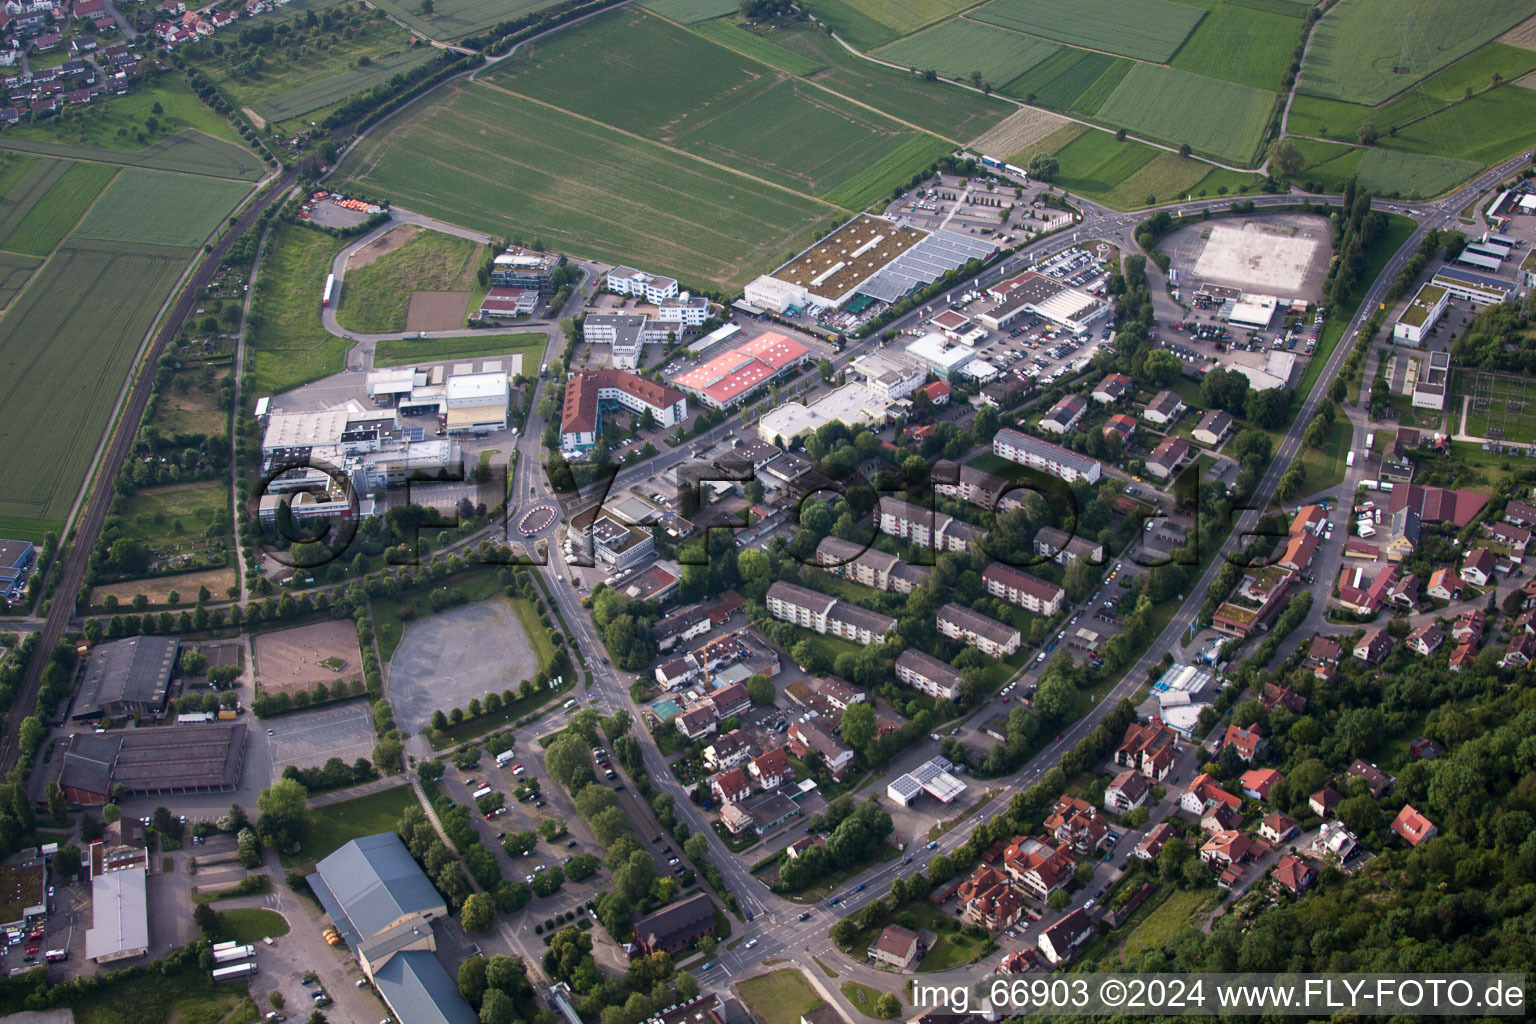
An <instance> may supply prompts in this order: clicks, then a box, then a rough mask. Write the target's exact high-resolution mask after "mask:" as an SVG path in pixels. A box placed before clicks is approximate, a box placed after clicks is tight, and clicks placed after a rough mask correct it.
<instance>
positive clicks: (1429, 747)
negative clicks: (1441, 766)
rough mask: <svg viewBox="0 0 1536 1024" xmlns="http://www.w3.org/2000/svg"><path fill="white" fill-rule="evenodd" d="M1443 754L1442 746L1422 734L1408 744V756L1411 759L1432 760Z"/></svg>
mask: <svg viewBox="0 0 1536 1024" xmlns="http://www.w3.org/2000/svg"><path fill="white" fill-rule="evenodd" d="M1444 754H1445V748H1444V747H1442V746H1441V745H1440V744H1438V743H1436V742H1435V741H1434V740H1432V739H1427V738H1425V737H1423V736H1420V737H1419V738H1418V739H1416V740H1414V741H1413V742H1412V743H1410V744H1408V757H1409V759H1410V760H1413V761H1433V760H1435V759H1436V758H1438V757H1441V756H1443V755H1444Z"/></svg>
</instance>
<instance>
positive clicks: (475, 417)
mask: <svg viewBox="0 0 1536 1024" xmlns="http://www.w3.org/2000/svg"><path fill="white" fill-rule="evenodd" d="M511 395H512V392H511V389H510V382H509V381H508V379H507V375H506V373H505V372H495V373H458V374H454V375H452V376H450V377H449V378H448V387H447V392H446V394H445V399H446V403H447V409H448V424H447V427H448V432H449V433H450V434H460V433H467V432H471V431H489V430H506V429H507V407H508V405H509V403H510V401H511Z"/></svg>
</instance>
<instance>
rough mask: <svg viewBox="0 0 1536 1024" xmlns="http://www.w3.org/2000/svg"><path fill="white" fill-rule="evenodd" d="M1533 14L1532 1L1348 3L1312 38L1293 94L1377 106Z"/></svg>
mask: <svg viewBox="0 0 1536 1024" xmlns="http://www.w3.org/2000/svg"><path fill="white" fill-rule="evenodd" d="M1533 14H1536V0H1348V2H1346V3H1340V4H1335V5H1334V6H1333V7H1332V8H1330V9H1329V10H1328V13H1327V14H1325V15H1324V16H1323V19H1322V21H1320V22H1318V24H1317V28H1316V29H1314V30H1313V33H1312V45H1311V47H1310V48H1309V49H1308V51H1307V61H1306V65H1305V66H1304V67H1303V68H1302V70H1301V78H1300V81H1299V82H1298V85H1297V91H1298V92H1304V93H1307V94H1308V95H1311V96H1322V97H1325V98H1328V99H1338V100H1346V101H1348V102H1352V103H1366V104H1371V105H1375V104H1377V103H1381V102H1382V101H1383V100H1385V99H1387V98H1388V97H1390V96H1393V95H1394V94H1396V93H1399V92H1402V91H1403V90H1405V89H1408V88H1410V87H1412V86H1413V85H1414V84H1415V83H1417V82H1418V81H1420V80H1421V79H1423V78H1426V77H1428V76H1429V75H1432V74H1434V73H1435V72H1436V71H1439V70H1440V69H1441V68H1443V67H1445V66H1446V65H1447V64H1450V63H1451V62H1452V61H1454V60H1457V59H1458V58H1461V57H1463V56H1465V55H1466V54H1468V53H1471V52H1472V51H1473V50H1475V49H1477V48H1478V47H1479V46H1481V45H1483V44H1484V43H1486V42H1489V41H1490V40H1492V39H1494V38H1495V37H1497V36H1499V35H1500V34H1501V33H1503V32H1504V31H1506V30H1507V29H1509V28H1512V27H1513V26H1515V25H1517V24H1519V23H1520V22H1522V21H1524V20H1525V19H1526V18H1529V17H1531V16H1532V15H1533Z"/></svg>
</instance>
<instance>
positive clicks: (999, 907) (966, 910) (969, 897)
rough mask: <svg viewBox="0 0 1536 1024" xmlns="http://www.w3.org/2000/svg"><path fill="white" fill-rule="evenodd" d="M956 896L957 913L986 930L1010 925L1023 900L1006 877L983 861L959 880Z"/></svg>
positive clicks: (1019, 911)
mask: <svg viewBox="0 0 1536 1024" xmlns="http://www.w3.org/2000/svg"><path fill="white" fill-rule="evenodd" d="M956 895H957V896H958V897H959V902H960V916H961V917H963V918H964V919H965V920H966V921H968V922H970V923H971V924H976V925H980V926H981V927H983V928H985V929H987V930H988V931H998V930H1000V929H1003V928H1010V927H1012V926H1013V925H1015V924H1017V923H1018V920H1019V918H1020V917H1022V916H1023V914H1024V901H1023V899H1022V898H1020V896H1019V894H1018V892H1016V891H1015V890H1014V888H1013V886H1011V885H1009V884H1008V876H1007V875H1005V874H1003V873H1002V872H1001V871H999V870H997V869H996V868H993V867H988V866H987V865H985V864H983V865H981V866H980V867H978V868H977V869H976V871H975V872H974V873H973V874H972V875H971V877H969V878H967V879H966V880H965V881H964V882H962V883H960V888H959V889H958V890H957V891H956Z"/></svg>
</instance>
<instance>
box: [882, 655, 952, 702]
mask: <svg viewBox="0 0 1536 1024" xmlns="http://www.w3.org/2000/svg"><path fill="white" fill-rule="evenodd" d="M896 678H897V679H900V680H901V681H902V682H904V683H906V684H907V685H908V686H911V687H913V688H914V689H917V690H919V691H921V692H923V693H926V694H927V695H928V696H930V697H934V698H936V699H944V700H954V699H955V698H956V697H957V696H959V694H960V687H961V686H962V685H963V684H964V682H965V680H964V678H963V677H962V676H961V675H960V673H959V672H957V671H955V669H953V668H952V667H950V666H949V665H948V664H946V663H945V662H942V661H940V660H939V659H938V658H935V657H933V656H932V655H931V654H925V653H924V652H922V651H919V650H917V649H916V648H913V647H909V648H907V649H906V650H904V651H902V652H901V654H900V655H899V656H898V657H897V658H896Z"/></svg>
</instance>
